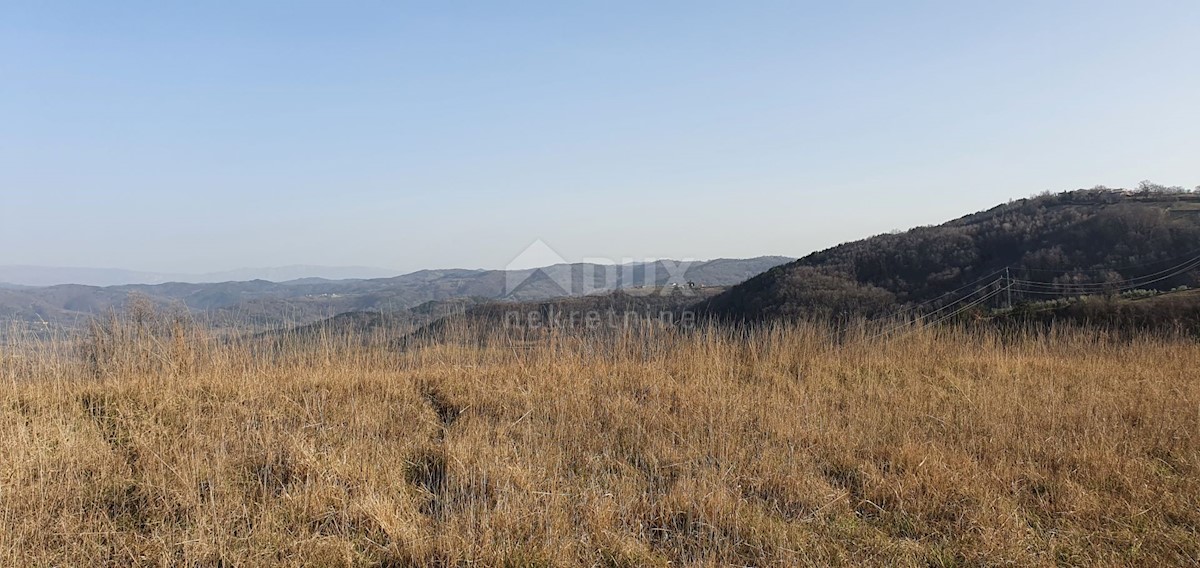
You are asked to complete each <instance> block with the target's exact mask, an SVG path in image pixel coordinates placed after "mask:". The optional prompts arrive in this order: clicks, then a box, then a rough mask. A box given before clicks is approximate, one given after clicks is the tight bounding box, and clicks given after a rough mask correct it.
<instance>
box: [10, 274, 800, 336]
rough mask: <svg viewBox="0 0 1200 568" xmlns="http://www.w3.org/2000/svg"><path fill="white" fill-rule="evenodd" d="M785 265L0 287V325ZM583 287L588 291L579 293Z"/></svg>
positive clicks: (571, 288)
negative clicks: (134, 310)
mask: <svg viewBox="0 0 1200 568" xmlns="http://www.w3.org/2000/svg"><path fill="white" fill-rule="evenodd" d="M789 260H791V259H788V258H784V257H760V258H753V259H719V260H713V261H705V262H696V263H691V264H679V263H675V262H673V261H661V262H657V263H648V264H629V265H623V266H605V265H589V264H571V265H558V266H550V267H544V268H538V269H530V270H523V271H509V272H506V271H503V270H465V269H447V270H422V271H419V272H414V273H411V274H405V275H403V276H397V277H393V278H374V279H362V280H325V279H316V278H307V279H302V280H293V281H287V282H270V281H267V280H249V281H236V282H220V283H209V284H205V283H200V284H197V283H181V282H171V283H165V284H134V285H124V286H107V287H98V286H81V285H76V284H69V285H59V286H48V287H38V288H0V319H7V320H17V321H26V322H43V321H44V322H49V323H53V324H63V325H70V324H72V323H75V322H77V321H79V320H80V319H83V318H87V317H88V316H90V315H92V314H96V313H101V312H104V311H106V310H108V309H112V308H119V307H120V306H122V305H123V304H124V303H125V302H126V300H127V299H128V298H129V296H130V294H132V293H136V294H140V295H142V296H144V297H146V298H148V299H149V300H151V301H152V302H155V303H157V304H159V305H160V306H163V307H168V306H171V305H176V306H179V307H183V308H186V309H188V310H190V311H192V312H193V313H195V314H197V316H198V317H203V318H206V319H208V320H211V321H212V322H214V323H218V324H222V325H233V326H250V327H253V328H270V327H280V326H285V325H303V324H306V323H310V322H315V321H318V320H321V319H324V318H328V317H332V316H335V315H337V314H342V313H346V312H361V311H374V312H397V311H401V310H405V309H408V308H412V307H415V306H418V305H420V304H423V303H426V302H430V301H444V300H453V299H459V298H484V299H492V300H495V299H504V300H542V299H549V298H556V297H562V296H568V295H579V294H583V293H588V292H599V291H604V290H610V289H615V288H633V287H637V286H661V285H664V284H666V283H668V282H670V281H681V282H680V283H686V282H687V281H691V282H694V283H696V284H697V285H701V286H728V285H732V284H736V283H738V282H741V281H742V280H744V279H745V278H746V277H747V276H748V275H752V274H757V273H759V272H762V271H764V270H767V269H768V268H771V267H772V266H776V265H778V264H781V263H784V262H787V261H789ZM584 282H590V283H591V284H590V285H584V284H583V283H584Z"/></svg>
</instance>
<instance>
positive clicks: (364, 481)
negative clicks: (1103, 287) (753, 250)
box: [0, 316, 1200, 566]
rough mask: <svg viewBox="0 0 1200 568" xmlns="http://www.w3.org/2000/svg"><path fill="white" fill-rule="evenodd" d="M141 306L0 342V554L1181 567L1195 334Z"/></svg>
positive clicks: (1196, 479) (1188, 513) (62, 558)
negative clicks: (57, 335)
mask: <svg viewBox="0 0 1200 568" xmlns="http://www.w3.org/2000/svg"><path fill="white" fill-rule="evenodd" d="M135 320H136V321H134V320H130V321H124V322H118V323H117V324H116V325H115V327H114V328H113V329H111V330H108V331H104V330H99V329H98V330H97V331H95V332H94V333H93V334H92V336H91V338H90V339H87V340H86V341H84V342H83V343H82V344H76V343H72V342H70V341H65V340H60V341H53V342H45V343H41V344H33V343H18V344H16V345H13V344H10V345H8V346H4V347H0V378H2V383H0V565H3V566H53V565H59V566H67V565H71V566H104V565H109V566H127V565H188V566H288V565H292V566H300V565H310V566H668V565H670V566H728V565H736V566H743V565H754V566H803V565H854V566H857V565H864V564H865V565H933V566H951V565H997V564H1015V565H1021V566H1025V565H1052V564H1066V565H1189V564H1190V565H1194V564H1196V563H1197V562H1200V538H1198V536H1200V535H1198V534H1197V528H1198V526H1200V472H1198V470H1197V466H1198V463H1200V452H1198V450H1200V373H1198V369H1200V345H1197V344H1196V343H1195V342H1194V341H1192V340H1187V339H1181V338H1177V339H1172V338H1157V339H1151V338H1148V339H1142V340H1136V341H1113V340H1106V339H1104V338H1101V337H1099V336H1098V335H1097V334H1096V333H1092V332H1087V331H1064V332H1059V333H1052V334H1048V335H1033V334H1028V335H1024V336H1021V337H1007V338H1003V337H1000V336H999V335H997V334H995V333H989V332H983V331H966V330H962V329H958V330H955V329H942V330H928V331H922V332H918V333H913V334H909V335H906V336H904V337H902V338H899V339H895V340H888V341H884V340H867V339H863V338H861V337H860V338H858V339H849V340H847V341H845V342H844V343H842V344H838V345H834V344H831V343H830V342H829V341H827V339H826V336H825V333H824V330H823V329H822V328H821V327H820V326H815V325H796V326H789V327H780V328H776V329H771V330H760V331H754V332H745V333H735V332H725V331H721V330H715V329H710V330H705V331H701V332H696V333H676V332H671V331H664V330H641V331H638V332H634V331H629V330H626V331H625V332H622V333H618V334H607V335H605V334H595V335H590V336H589V335H586V334H577V335H559V336H552V337H548V338H546V339H544V340H542V341H539V342H537V343H534V344H520V345H516V344H512V343H509V342H507V341H504V340H495V341H491V342H485V343H478V342H476V341H471V342H466V341H453V340H449V341H442V342H431V343H429V344H426V345H422V346H410V347H409V348H407V349H404V350H400V349H396V348H387V347H385V346H386V345H387V343H380V342H365V343H364V342H362V341H359V340H358V338H339V337H336V336H335V337H320V338H317V339H315V340H313V341H306V342H300V341H296V342H294V343H293V344H291V345H288V346H285V348H283V349H276V350H267V349H263V348H262V347H261V346H256V345H255V344H253V343H251V342H222V341H218V340H216V339H214V338H211V337H207V336H205V335H204V334H203V333H202V332H201V331H199V330H195V329H192V328H190V327H189V326H187V325H184V324H182V323H171V322H161V321H160V322H157V323H155V322H149V323H148V322H147V321H145V319H144V318H143V317H142V316H138V317H137V318H135ZM451 336H452V337H453V336H457V337H462V338H465V337H475V336H474V335H472V334H468V333H461V334H458V335H455V334H453V333H452V334H451ZM80 345H82V348H81V347H80ZM372 345H375V346H372Z"/></svg>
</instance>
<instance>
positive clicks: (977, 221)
mask: <svg viewBox="0 0 1200 568" xmlns="http://www.w3.org/2000/svg"><path fill="white" fill-rule="evenodd" d="M1198 268H1200V193H1196V192H1188V191H1183V190H1182V189H1180V188H1162V187H1159V186H1149V187H1144V188H1141V189H1140V190H1137V191H1129V190H1113V189H1107V188H1096V189H1091V190H1079V191H1072V192H1066V193H1060V194H1054V195H1042V196H1039V197H1035V198H1030V199H1021V200H1017V201H1013V202H1010V203H1007V204H1004V205H1000V206H997V207H994V208H992V209H989V210H987V211H982V212H979V213H975V214H972V215H967V216H965V217H962V218H959V219H956V220H953V221H950V222H947V223H944V224H942V225H938V226H933V227H918V228H915V229H912V230H909V231H906V232H902V233H894V234H885V235H878V236H874V237H871V238H868V239H863V240H859V241H854V242H850V243H845V244H842V245H838V246H836V247H833V248H830V249H827V250H823V251H820V252H816V253H813V254H810V255H808V256H805V257H803V258H801V259H799V260H796V261H795V262H792V263H789V264H786V265H782V266H778V267H775V268H773V269H771V270H769V271H767V272H765V273H763V274H760V275H758V276H756V277H754V278H751V279H750V280H748V281H746V282H744V283H742V284H739V285H737V286H735V287H733V288H731V289H730V290H728V291H726V292H724V293H723V294H720V295H718V296H716V297H714V298H712V299H711V300H710V301H708V302H707V303H705V304H704V305H703V306H701V309H702V311H703V312H704V313H705V314H707V315H710V316H714V317H717V318H720V319H726V320H742V321H760V320H770V319H775V318H796V317H809V316H814V315H833V316H841V315H848V314H856V315H866V316H872V315H880V314H886V313H888V312H891V311H894V310H895V309H896V308H898V307H902V306H914V305H921V306H922V307H923V308H925V309H937V308H939V307H940V306H944V305H948V304H952V303H955V302H960V301H962V300H964V299H965V298H970V299H971V301H972V302H975V301H976V300H979V302H978V304H979V305H982V306H995V305H997V302H998V301H999V300H998V296H996V295H993V296H992V298H993V299H992V300H991V302H990V303H987V302H985V301H984V298H983V296H984V295H986V294H981V292H984V291H987V290H990V291H992V292H997V291H998V290H999V287H1005V288H1006V290H1007V289H1008V287H1009V284H1010V283H1011V291H1012V293H1013V297H1014V302H1017V303H1021V302H1029V301H1040V300H1047V299H1055V298H1064V297H1071V296H1080V295H1095V294H1110V293H1114V292H1121V291H1126V290H1131V289H1147V290H1155V291H1164V290H1170V289H1173V288H1176V287H1180V286H1193V287H1194V286H1196V285H1197V284H1200V277H1198V275H1200V272H1198V270H1197V269H1198ZM973 294H979V295H978V296H972V295H973ZM1005 301H1006V302H1007V295H1006V296H1005Z"/></svg>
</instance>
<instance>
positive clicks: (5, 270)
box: [0, 265, 397, 286]
mask: <svg viewBox="0 0 1200 568" xmlns="http://www.w3.org/2000/svg"><path fill="white" fill-rule="evenodd" d="M396 274H397V273H396V271H394V270H388V269H385V268H372V267H366V266H309V265H295V266H280V267H272V268H240V269H237V270H227V271H223V272H208V273H202V274H187V273H165V272H143V271H137V270H123V269H118V268H79V267H62V266H0V282H3V283H6V284H14V285H20V286H56V285H61V284H80V285H84V286H122V285H127V284H162V283H164V282H193V283H195V282H232V281H240V280H270V281H273V282H284V281H288V280H297V279H305V278H320V279H326V280H347V279H366V278H388V277H392V276H395V275H396ZM0 286H3V284H0Z"/></svg>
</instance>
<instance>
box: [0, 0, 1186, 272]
mask: <svg viewBox="0 0 1200 568" xmlns="http://www.w3.org/2000/svg"><path fill="white" fill-rule="evenodd" d="M902 4H903V5H902ZM1198 30H1200V2H1195V1H1191V0H1188V1H1179V2H1142V1H1139V2H1133V1H1129V2H1119V3H1116V2H1096V1H1086V2H1082V1H1081V2H1053V1H1039V2H1012V1H1004V2H982V1H981V2H967V1H961V0H957V1H946V2H849V3H847V2H836V3H835V2H827V3H820V4H818V3H804V2H698V1H694V0H689V1H686V2H649V1H637V2H615V1H605V2H488V3H485V2H475V3H468V2H442V1H428V2H418V3H398V2H340V1H332V0H331V1H328V2H303V1H296V0H288V1H280V2H248V1H238V2H218V1H204V2H168V1H161V0H155V1H148V2H121V1H116V0H111V1H103V2H97V1H91V0H89V1H80V2H53V1H38V2H12V1H6V0H0V244H2V247H0V264H41V265H82V266H120V267H126V268H133V269H143V270H161V271H209V270H221V269H228V268H234V267H241V266H271V265H285V264H299V263H305V264H331V265H373V266H384V267H391V268H396V269H402V270H409V269H417V268H425V267H448V266H459V267H489V268H490V267H501V266H504V265H505V263H506V262H508V260H509V259H511V258H512V257H514V256H516V255H517V254H518V253H520V252H521V250H522V249H523V248H524V247H525V246H526V245H527V244H529V243H530V242H531V241H533V240H534V239H542V240H544V241H545V242H546V243H549V244H550V245H551V246H552V247H554V248H556V249H557V250H558V251H559V252H560V253H562V254H563V255H564V256H566V257H568V258H570V259H578V258H582V257H598V256H605V257H613V258H622V257H637V258H644V257H677V258H678V257H693V258H712V257H720V256H726V257H730V256H737V257H745V256H757V255H763V254H784V255H792V256H800V255H803V254H806V253H808V252H811V251H813V250H816V249H819V248H824V247H826V246H829V245H833V244H836V243H838V242H841V241H844V240H848V239H854V238H859V237H864V236H867V235H870V234H873V233H878V232H883V231H888V230H891V229H896V228H907V227H910V226H913V225H921V224H930V223H937V222H941V221H944V220H946V219H949V218H953V217H957V216H959V215H961V214H964V213H968V212H971V211H975V210H978V209H982V208H986V207H989V206H991V205H993V204H996V203H998V202H1002V201H1006V200H1008V199H1010V198H1019V197H1025V196H1028V195H1030V194H1033V193H1036V192H1039V191H1042V190H1047V189H1050V190H1065V189H1072V188H1078V187H1090V186H1093V185H1096V184H1105V185H1110V186H1132V185H1134V184H1136V183H1137V182H1138V181H1139V180H1142V179H1147V178H1148V179H1152V180H1155V181H1157V182H1159V183H1164V184H1168V185H1173V184H1179V185H1186V186H1188V187H1190V186H1194V185H1196V184H1198V183H1200V167H1198V166H1200V142H1198V139H1197V137H1198V136H1200V104H1198V102H1197V101H1200V33H1198Z"/></svg>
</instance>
